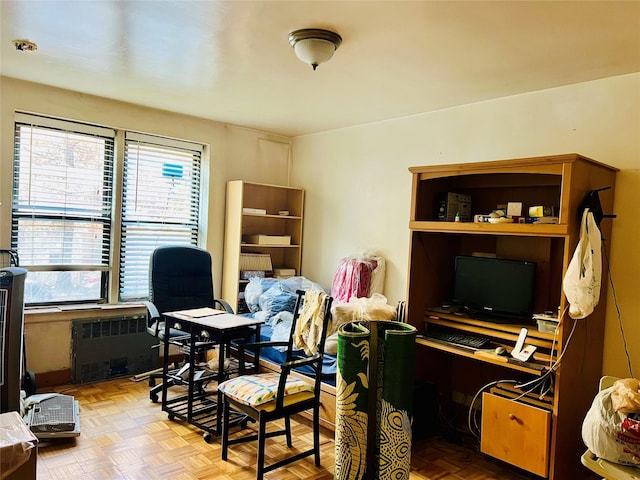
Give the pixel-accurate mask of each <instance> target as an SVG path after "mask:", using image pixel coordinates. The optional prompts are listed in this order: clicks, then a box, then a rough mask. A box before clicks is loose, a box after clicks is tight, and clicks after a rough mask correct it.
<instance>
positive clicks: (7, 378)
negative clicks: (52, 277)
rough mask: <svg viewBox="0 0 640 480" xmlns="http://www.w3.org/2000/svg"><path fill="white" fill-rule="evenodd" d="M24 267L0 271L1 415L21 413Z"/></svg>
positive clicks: (25, 274) (1, 269) (25, 273)
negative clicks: (12, 412)
mask: <svg viewBox="0 0 640 480" xmlns="http://www.w3.org/2000/svg"><path fill="white" fill-rule="evenodd" d="M26 276H27V271H26V270H25V269H24V268H19V267H9V268H0V413H4V412H11V411H16V412H19V411H20V381H21V378H22V361H23V359H22V355H23V345H22V339H23V331H24V281H25V278H26Z"/></svg>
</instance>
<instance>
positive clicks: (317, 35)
mask: <svg viewBox="0 0 640 480" xmlns="http://www.w3.org/2000/svg"><path fill="white" fill-rule="evenodd" d="M289 43H290V44H291V46H292V47H293V50H294V51H295V52H296V56H297V57H298V58H299V59H300V60H302V61H303V62H305V63H308V64H309V65H311V66H312V67H313V69H314V70H315V69H316V68H318V65H320V64H321V63H324V62H326V61H328V60H330V59H331V57H333V52H335V51H336V50H337V49H338V47H339V46H340V43H342V37H341V36H340V35H338V34H337V33H334V32H330V31H329V30H321V29H319V28H303V29H301V30H296V31H294V32H291V33H290V34H289Z"/></svg>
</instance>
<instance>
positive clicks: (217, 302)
mask: <svg viewBox="0 0 640 480" xmlns="http://www.w3.org/2000/svg"><path fill="white" fill-rule="evenodd" d="M216 305H220V306H221V307H222V308H223V309H224V311H226V312H227V313H233V308H231V305H229V304H228V303H227V302H225V301H224V300H222V299H221V298H215V299H214V300H213V307H214V308H215V306H216Z"/></svg>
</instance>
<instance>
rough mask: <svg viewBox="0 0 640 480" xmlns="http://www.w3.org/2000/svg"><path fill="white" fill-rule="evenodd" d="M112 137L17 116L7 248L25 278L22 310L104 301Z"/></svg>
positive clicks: (96, 129)
mask: <svg viewBox="0 0 640 480" xmlns="http://www.w3.org/2000/svg"><path fill="white" fill-rule="evenodd" d="M34 122H37V124H34ZM114 137H115V132H114V131H113V130H110V129H105V128H100V127H93V126H89V125H75V124H70V123H68V122H63V121H56V120H51V119H44V118H39V117H31V116H25V115H18V118H17V122H16V126H15V137H14V138H15V149H14V152H15V154H14V177H13V203H12V225H11V245H12V248H13V249H14V250H17V251H18V256H19V258H20V265H21V266H23V267H26V268H27V269H28V270H29V274H28V275H27V278H26V282H25V303H30V304H31V303H50V302H65V301H87V300H98V299H100V298H103V297H104V295H105V292H106V278H107V275H106V274H107V272H108V269H109V247H110V236H111V205H112V188H111V186H112V185H111V181H112V178H113V158H114V157H113V151H114V150H113V149H114Z"/></svg>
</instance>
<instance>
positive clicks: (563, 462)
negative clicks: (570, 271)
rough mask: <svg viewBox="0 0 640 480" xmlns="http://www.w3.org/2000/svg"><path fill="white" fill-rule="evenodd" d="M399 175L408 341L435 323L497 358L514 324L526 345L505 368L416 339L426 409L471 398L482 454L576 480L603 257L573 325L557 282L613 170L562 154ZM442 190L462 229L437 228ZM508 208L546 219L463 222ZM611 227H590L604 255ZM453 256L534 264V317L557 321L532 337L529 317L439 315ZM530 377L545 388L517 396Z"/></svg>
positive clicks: (604, 196)
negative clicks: (402, 179) (404, 208)
mask: <svg viewBox="0 0 640 480" xmlns="http://www.w3.org/2000/svg"><path fill="white" fill-rule="evenodd" d="M409 170H410V172H411V173H412V175H413V183H412V196H411V213H410V215H411V217H410V222H409V228H410V236H411V239H410V249H409V278H408V291H407V313H408V314H407V319H408V322H409V323H411V324H412V325H414V326H415V327H416V328H417V329H418V333H419V334H423V333H426V332H427V331H428V329H429V327H430V326H433V325H444V326H448V327H452V328H454V329H455V330H457V331H460V332H461V333H468V334H477V335H482V336H485V337H489V338H490V339H491V340H492V344H491V345H492V347H495V346H504V347H505V348H506V349H507V350H508V351H511V349H512V348H513V347H514V345H515V344H516V341H517V339H518V335H519V333H520V331H521V329H522V327H525V328H527V330H528V336H527V339H526V343H527V344H532V345H535V346H536V347H537V349H536V351H535V353H534V355H533V357H532V358H531V359H529V360H528V361H527V362H517V361H515V360H510V359H509V357H505V356H503V355H502V356H501V355H496V354H494V353H492V351H491V350H482V351H480V352H479V353H478V352H473V351H469V350H464V349H461V348H458V347H456V346H454V345H447V344H443V343H438V342H435V341H432V340H430V339H428V338H426V337H422V336H420V337H419V338H418V340H417V350H416V381H417V382H425V383H430V384H433V385H435V387H436V388H437V391H438V401H439V403H440V404H441V405H443V406H444V407H445V408H446V406H447V405H450V404H452V403H454V402H455V403H460V399H461V398H462V399H463V401H462V404H465V403H466V404H468V403H470V402H469V400H470V399H473V398H474V397H476V398H479V395H478V394H479V393H482V403H481V410H478V411H475V410H474V412H475V413H474V414H473V416H474V418H475V416H476V415H477V416H480V417H481V420H482V421H481V431H480V439H481V440H480V445H481V450H482V452H484V453H486V454H488V455H491V456H493V457H496V458H498V459H500V460H503V461H505V462H508V463H510V464H513V465H515V466H517V467H519V468H522V469H524V470H527V471H529V472H532V473H534V474H536V475H539V476H540V477H544V478H549V479H551V480H569V479H574V478H578V477H580V476H581V475H580V474H579V473H578V472H581V471H583V467H582V466H581V465H580V456H581V454H582V453H583V452H584V449H585V447H584V445H583V443H582V438H581V425H582V420H583V418H584V415H585V413H586V412H587V410H588V408H589V406H590V405H591V402H592V400H593V397H594V396H595V394H596V393H597V389H598V380H599V378H600V376H601V374H602V351H603V336H604V322H605V301H606V297H607V283H608V276H607V268H608V264H607V261H606V258H605V255H604V254H603V268H602V270H603V276H602V280H601V285H602V287H601V294H600V303H599V304H598V306H597V307H596V309H595V310H594V312H593V313H592V314H591V315H589V316H588V317H586V318H584V319H581V320H574V319H572V318H571V317H570V316H569V315H568V314H567V308H568V304H567V300H566V298H565V296H564V293H563V289H562V282H563V278H564V275H565V272H566V271H567V267H568V266H569V262H570V261H571V258H572V256H573V253H574V250H575V248H576V245H577V243H578V239H579V236H580V222H581V212H580V211H579V207H580V205H581V203H582V201H583V199H584V198H585V196H586V195H588V194H589V193H590V192H591V191H592V190H599V189H602V188H606V187H610V188H608V189H606V190H602V191H600V192H599V193H598V196H599V199H600V202H601V205H602V211H603V212H604V213H605V214H609V213H613V198H614V186H615V176H616V172H617V169H615V168H613V167H610V166H607V165H605V164H603V163H599V162H596V161H594V160H591V159H588V158H585V157H583V156H580V155H577V154H567V155H555V156H545V157H536V158H523V159H516V160H501V161H494V162H481V163H467V164H454V165H433V166H424V167H412V168H410V169H409ZM445 193H456V194H461V195H463V196H465V197H464V198H470V200H471V202H470V204H471V206H470V211H471V216H470V218H471V221H453V222H452V221H442V220H438V208H439V202H438V199H439V198H440V196H441V195H442V194H445ZM466 196H468V197H466ZM508 202H518V203H520V202H521V203H522V207H523V208H522V212H523V213H522V215H523V216H526V215H527V213H528V212H529V207H532V206H548V207H554V209H555V210H554V215H555V216H557V217H558V218H557V222H556V223H474V222H473V218H474V215H476V214H478V215H480V214H482V215H484V214H488V213H490V212H492V211H493V210H495V209H496V208H497V206H498V205H505V204H507V203H508ZM523 221H524V220H523ZM611 224H612V220H611V219H609V218H604V219H603V220H602V222H601V224H600V229H601V233H602V238H603V252H605V253H608V251H609V246H610V240H611ZM458 255H481V256H488V257H496V258H504V259H512V260H526V261H531V262H535V263H536V281H535V297H534V312H559V313H560V315H559V320H560V322H559V326H558V328H557V330H556V332H555V333H553V332H549V331H538V329H537V324H536V322H535V321H534V320H531V321H525V322H524V324H523V325H516V324H510V323H506V324H504V323H495V322H494V321H491V320H490V319H489V320H486V319H481V320H479V319H476V318H473V316H471V315H467V314H466V313H465V312H460V311H456V310H455V309H452V308H449V307H448V306H447V305H446V304H447V303H449V302H450V301H451V299H452V295H453V280H454V262H455V257H456V256H458ZM432 328H433V327H432ZM556 362H559V363H558V364H557V365H556ZM552 365H553V366H554V367H553V368H551V366H552ZM535 379H543V380H545V383H544V385H543V386H541V387H540V388H539V391H538V390H536V391H535V392H532V393H526V394H524V395H523V393H524V392H525V391H526V392H528V387H522V385H523V384H526V383H527V382H531V381H532V380H535ZM540 383H542V382H540ZM517 384H520V386H521V387H520V388H518V387H516V386H515V385H517ZM547 387H550V388H547ZM546 390H548V391H546ZM545 391H546V394H545V395H542V393H545ZM478 404H479V402H475V403H474V405H476V406H478ZM470 418H471V417H470ZM585 472H586V471H585Z"/></svg>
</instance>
